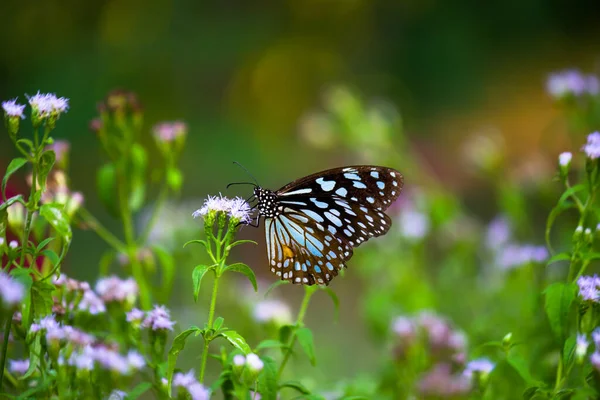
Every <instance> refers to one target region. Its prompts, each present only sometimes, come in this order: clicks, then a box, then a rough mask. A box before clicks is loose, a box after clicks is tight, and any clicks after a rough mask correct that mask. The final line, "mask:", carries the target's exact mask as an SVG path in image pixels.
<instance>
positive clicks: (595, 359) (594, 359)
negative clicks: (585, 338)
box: [590, 350, 600, 372]
mask: <svg viewBox="0 0 600 400" xmlns="http://www.w3.org/2000/svg"><path fill="white" fill-rule="evenodd" d="M590 362H591V363H592V365H593V366H594V368H596V371H599V372H600V353H599V352H598V350H596V351H595V352H594V353H593V354H592V355H591V356H590Z"/></svg>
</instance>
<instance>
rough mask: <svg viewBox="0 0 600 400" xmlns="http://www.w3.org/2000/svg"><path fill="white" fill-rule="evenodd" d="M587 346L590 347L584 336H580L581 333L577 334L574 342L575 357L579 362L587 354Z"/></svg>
mask: <svg viewBox="0 0 600 400" xmlns="http://www.w3.org/2000/svg"><path fill="white" fill-rule="evenodd" d="M589 345H590V342H589V341H588V340H587V337H586V335H585V334H582V333H578V334H577V340H576V342H575V356H576V357H577V358H578V359H580V360H581V359H583V357H585V355H586V353H587V349H588V346H589Z"/></svg>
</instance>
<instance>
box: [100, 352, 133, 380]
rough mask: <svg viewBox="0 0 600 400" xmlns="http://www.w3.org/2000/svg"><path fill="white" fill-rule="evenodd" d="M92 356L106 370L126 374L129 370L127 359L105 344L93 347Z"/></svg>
mask: <svg viewBox="0 0 600 400" xmlns="http://www.w3.org/2000/svg"><path fill="white" fill-rule="evenodd" d="M92 354H93V356H92V358H93V359H94V360H95V361H96V362H98V364H99V365H100V366H101V367H103V368H104V369H106V370H109V371H114V372H118V373H120V374H123V375H126V374H128V373H129V372H131V368H130V365H129V361H128V360H127V359H126V358H125V357H123V356H122V355H120V354H119V353H118V352H117V351H115V350H112V349H110V348H108V347H105V346H99V347H96V348H94V349H93V353H92Z"/></svg>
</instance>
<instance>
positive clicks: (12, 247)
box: [8, 240, 19, 249]
mask: <svg viewBox="0 0 600 400" xmlns="http://www.w3.org/2000/svg"><path fill="white" fill-rule="evenodd" d="M8 247H10V248H11V249H16V248H17V247H19V242H17V241H16V240H11V241H10V242H8Z"/></svg>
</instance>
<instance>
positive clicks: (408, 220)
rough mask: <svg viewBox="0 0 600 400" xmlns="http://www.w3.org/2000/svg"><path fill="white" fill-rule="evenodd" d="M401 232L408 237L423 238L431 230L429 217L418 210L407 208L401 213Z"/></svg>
mask: <svg viewBox="0 0 600 400" xmlns="http://www.w3.org/2000/svg"><path fill="white" fill-rule="evenodd" d="M398 225H399V226H400V234H401V235H402V236H404V237H405V238H407V239H417V240H418V239H422V238H424V237H425V236H426V235H427V233H428V232H429V225H430V222H429V217H428V216H427V215H425V214H424V213H422V212H419V211H417V210H411V209H407V210H404V211H402V212H401V213H400V222H399V224H398Z"/></svg>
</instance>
